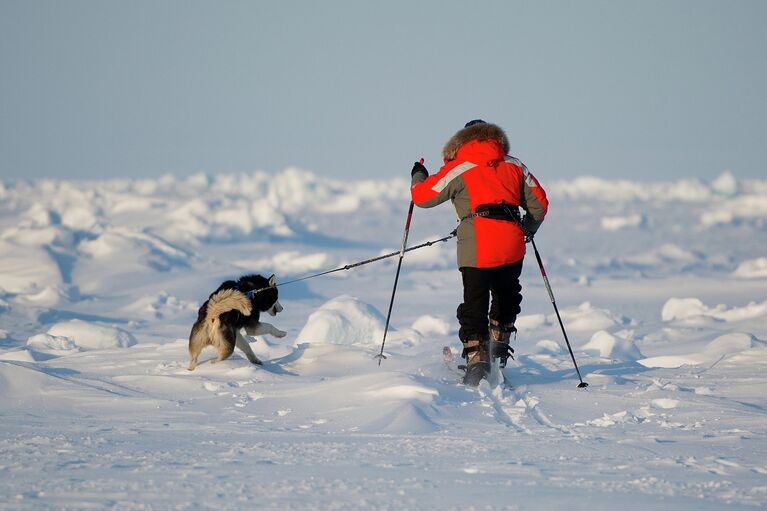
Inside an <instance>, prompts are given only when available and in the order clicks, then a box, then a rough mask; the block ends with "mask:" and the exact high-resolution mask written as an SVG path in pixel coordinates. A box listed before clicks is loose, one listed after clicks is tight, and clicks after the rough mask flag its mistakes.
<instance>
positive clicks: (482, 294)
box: [457, 259, 522, 341]
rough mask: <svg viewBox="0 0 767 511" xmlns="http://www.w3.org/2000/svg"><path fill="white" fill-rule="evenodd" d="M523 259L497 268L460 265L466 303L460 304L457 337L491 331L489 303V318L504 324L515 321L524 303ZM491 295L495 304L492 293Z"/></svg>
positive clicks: (484, 335) (467, 336) (473, 336)
mask: <svg viewBox="0 0 767 511" xmlns="http://www.w3.org/2000/svg"><path fill="white" fill-rule="evenodd" d="M521 273H522V259H520V260H519V261H517V262H516V263H511V264H505V265H503V266H496V267H495V268H471V267H468V266H465V267H463V268H461V276H462V278H463V303H462V304H461V305H459V306H458V314H457V315H458V323H459V324H460V325H461V328H460V330H459V331H458V337H459V338H460V339H461V340H462V341H466V340H469V339H479V338H484V337H486V336H487V335H488V331H487V327H488V306H489V311H490V319H494V320H496V321H498V322H499V323H501V324H506V323H514V321H515V320H516V319H517V314H519V312H520V310H521V309H520V308H519V304H520V303H522V293H521V291H522V286H521V285H520V284H519V275H520V274H521ZM491 295H492V304H491V303H490V296H491Z"/></svg>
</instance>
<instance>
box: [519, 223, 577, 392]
mask: <svg viewBox="0 0 767 511" xmlns="http://www.w3.org/2000/svg"><path fill="white" fill-rule="evenodd" d="M530 243H532V245H533V250H534V251H535V258H536V259H537V260H538V267H539V268H540V269H541V276H542V277H543V283H544V284H545V285H546V291H548V292H549V299H550V300H551V305H553V306H554V312H556V313H557V320H559V326H560V328H562V335H564V336H565V342H566V343H567V349H568V351H570V358H572V359H573V365H574V366H575V372H576V373H578V379H579V380H580V381H581V382H580V383H579V384H578V387H579V388H585V387H588V386H589V384H588V383H586V382H585V381H583V378H581V372H580V370H578V363H577V362H576V361H575V355H574V354H573V348H572V347H571V346H570V341H569V340H568V339H567V332H565V325H564V324H563V323H562V317H561V316H560V315H559V309H558V308H557V302H556V301H555V300H554V293H552V292H551V285H550V284H549V278H548V277H547V276H546V270H545V269H544V268H543V261H541V254H539V253H538V247H536V246H535V240H534V239H533V238H532V236H531V237H530Z"/></svg>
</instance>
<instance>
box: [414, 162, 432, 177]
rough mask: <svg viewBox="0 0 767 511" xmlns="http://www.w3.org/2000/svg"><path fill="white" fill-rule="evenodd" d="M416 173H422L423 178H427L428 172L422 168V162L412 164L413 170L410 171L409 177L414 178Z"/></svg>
mask: <svg viewBox="0 0 767 511" xmlns="http://www.w3.org/2000/svg"><path fill="white" fill-rule="evenodd" d="M417 172H423V173H424V175H425V177H429V171H428V170H426V167H424V166H423V160H421V161H417V162H415V163H414V164H413V170H411V171H410V177H413V176H415V175H416V173H417Z"/></svg>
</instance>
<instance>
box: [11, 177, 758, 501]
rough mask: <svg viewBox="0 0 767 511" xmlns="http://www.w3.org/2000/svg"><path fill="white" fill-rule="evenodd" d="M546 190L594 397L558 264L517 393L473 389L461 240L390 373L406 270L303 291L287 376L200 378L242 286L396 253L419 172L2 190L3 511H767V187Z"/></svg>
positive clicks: (524, 338)
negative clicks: (466, 355) (208, 334)
mask: <svg viewBox="0 0 767 511" xmlns="http://www.w3.org/2000/svg"><path fill="white" fill-rule="evenodd" d="M539 177H542V178H544V182H543V184H544V186H546V188H547V189H548V191H549V195H550V198H551V212H550V215H549V218H548V219H547V221H546V223H545V224H544V226H543V228H542V229H541V231H540V232H539V234H538V236H537V238H536V240H537V244H538V246H539V249H540V251H541V253H542V255H543V258H544V263H545V264H546V269H547V272H548V274H549V276H550V279H551V284H552V286H553V290H554V293H555V296H556V298H557V303H558V305H559V308H560V310H561V313H562V318H563V320H564V323H565V325H566V327H567V329H568V334H569V337H570V340H571V343H572V345H573V349H574V353H575V356H576V358H577V361H578V363H579V367H580V370H581V373H582V374H583V377H584V379H585V380H586V381H588V382H589V383H590V386H589V387H588V388H587V389H585V390H582V389H578V388H576V384H577V383H578V380H577V376H576V375H575V371H574V369H573V365H572V361H571V360H570V356H569V352H568V350H567V347H566V346H565V344H564V342H563V337H562V333H561V331H560V329H559V324H558V321H557V318H556V316H555V315H554V313H553V310H552V307H551V304H550V302H549V298H548V295H547V293H546V290H545V288H544V287H543V284H542V281H541V278H540V274H539V273H538V269H537V265H536V264H535V260H534V258H528V260H527V262H526V266H525V270H524V272H523V276H522V284H523V286H524V290H523V293H524V296H525V299H524V302H523V314H522V315H521V316H520V318H519V319H518V321H517V326H518V328H519V333H518V335H517V339H516V341H515V342H514V346H515V349H516V360H515V361H513V362H510V364H509V366H508V367H507V368H506V370H505V373H506V376H507V378H508V379H509V380H510V381H511V382H512V384H513V387H512V388H504V387H502V386H491V385H489V384H487V383H483V384H482V385H481V386H480V388H478V389H471V388H466V387H464V386H462V385H460V384H458V381H459V378H460V377H459V375H458V374H456V372H455V370H454V368H455V365H456V364H458V363H459V361H458V360H457V357H456V358H454V359H453V360H452V361H450V362H451V364H450V367H448V365H446V364H445V363H444V360H443V354H442V347H443V346H450V347H451V349H452V351H453V353H459V352H460V343H459V342H458V340H457V330H458V325H457V321H456V319H455V308H456V306H457V304H458V303H459V301H460V300H461V289H460V275H459V273H458V272H457V271H456V270H455V268H454V260H455V254H454V250H455V246H454V241H450V242H447V243H439V244H436V245H434V246H432V247H429V248H424V249H421V250H419V251H416V252H413V253H408V254H407V255H406V256H405V260H404V264H403V268H402V274H401V276H400V279H399V287H398V290H397V296H396V301H395V304H394V309H393V314H392V324H391V330H390V332H389V333H388V335H387V340H386V350H385V353H386V355H387V358H386V359H385V360H383V361H382V363H381V365H380V367H379V365H378V363H377V361H376V359H374V355H375V354H376V353H377V352H378V350H379V349H380V341H381V338H382V335H383V327H384V323H385V318H384V316H385V313H386V309H387V307H388V303H389V298H390V295H391V289H392V284H393V279H394V273H395V269H396V258H391V259H387V260H385V261H381V262H376V263H372V264H369V265H365V266H361V267H358V268H355V269H352V270H348V271H341V272H336V273H332V274H330V275H327V276H323V277H319V278H315V279H310V280H304V281H301V282H296V283H293V284H287V285H285V286H282V287H280V302H281V303H282V305H283V306H284V308H285V309H284V311H283V312H282V313H281V314H279V315H278V316H277V317H276V318H271V317H269V318H268V319H267V318H265V319H266V320H267V321H269V322H271V323H273V324H274V325H275V326H277V327H278V328H280V329H284V330H287V331H288V335H287V336H286V337H285V338H283V339H274V338H271V337H260V338H257V339H251V346H252V348H253V350H254V352H255V353H256V355H258V356H259V357H260V358H261V359H262V360H264V361H265V363H264V365H263V366H260V367H259V366H253V365H250V364H249V363H248V361H247V359H246V358H245V357H244V356H243V355H242V354H241V353H240V352H239V351H237V352H235V354H234V355H233V356H232V357H231V358H230V359H229V360H227V361H225V362H222V363H217V364H211V363H210V361H211V360H212V359H213V358H214V353H213V351H212V350H211V349H208V351H204V352H203V354H202V357H201V361H202V363H201V364H200V366H199V367H198V368H197V369H196V370H195V371H193V372H189V371H187V370H186V366H187V363H188V354H187V350H186V343H187V341H186V338H187V335H188V333H189V330H190V328H191V325H192V323H193V321H194V319H195V317H196V311H197V308H198V307H199V304H200V303H201V301H202V300H204V299H205V298H206V297H207V296H208V295H209V293H210V292H211V291H212V290H213V289H215V288H216V286H217V285H218V284H219V283H220V282H221V281H222V280H225V279H228V278H233V277H236V276H238V275H241V274H243V273H246V272H256V273H262V274H264V275H267V276H268V275H270V274H272V273H275V274H277V277H278V281H282V282H286V281H288V280H291V279H295V278H300V277H302V276H306V275H308V274H312V273H317V272H320V271H323V270H326V269H331V268H335V267H340V266H343V265H346V264H349V263H353V262H356V261H360V260H364V259H368V258H371V257H375V256H377V255H380V254H384V253H387V252H392V251H396V250H398V249H399V243H400V242H401V239H402V228H403V226H404V220H405V218H404V217H405V213H406V211H407V205H408V183H407V181H406V180H404V179H401V180H391V181H361V182H351V183H349V182H339V181H332V180H326V179H322V178H320V177H318V176H315V175H313V174H312V173H310V172H307V171H304V170H300V169H288V170H286V171H284V172H282V173H280V174H278V175H268V174H266V173H261V172H256V173H251V174H238V175H234V174H233V175H218V176H207V175H203V174H198V175H195V176H192V177H189V178H185V179H180V178H175V177H173V176H164V177H161V178H159V179H143V180H129V179H122V180H105V181H94V182H72V181H55V180H39V181H31V182H24V181H19V182H4V183H2V184H0V263H1V264H0V476H1V477H0V509H20V510H26V509H106V508H110V509H112V508H114V509H213V508H215V509H248V508H255V509H280V510H285V509H440V510H449V509H461V510H467V509H534V510H537V509H568V510H578V509H582V510H594V509H615V508H620V509H624V510H634V509H637V510H640V509H641V510H646V509H688V510H699V509H758V508H765V507H767V461H765V460H767V420H765V419H767V397H766V396H767V376H765V369H767V343H766V342H765V341H767V270H766V269H767V263H766V261H767V253H766V252H765V249H766V247H767V243H766V242H767V181H758V180H750V181H740V180H738V179H737V178H736V177H735V175H734V174H733V173H731V172H725V173H723V174H722V176H720V177H719V178H717V179H716V180H714V181H713V182H711V183H706V182H703V181H701V180H697V179H689V180H682V181H677V182H666V183H639V182H628V181H609V180H602V179H597V178H592V177H582V178H578V179H575V180H572V181H567V182H553V183H546V182H545V176H539ZM454 227H455V218H454V214H453V212H452V211H451V208H450V206H449V205H444V206H443V207H441V208H437V209H435V210H430V211H424V210H420V209H417V210H416V211H415V213H414V217H413V223H412V228H411V233H410V240H411V245H415V244H417V243H420V242H422V241H426V240H431V239H436V238H439V237H442V236H445V235H446V234H448V233H449V232H450V231H451V230H452V229H453V228H454ZM451 367H452V368H453V369H451ZM494 378H497V375H494Z"/></svg>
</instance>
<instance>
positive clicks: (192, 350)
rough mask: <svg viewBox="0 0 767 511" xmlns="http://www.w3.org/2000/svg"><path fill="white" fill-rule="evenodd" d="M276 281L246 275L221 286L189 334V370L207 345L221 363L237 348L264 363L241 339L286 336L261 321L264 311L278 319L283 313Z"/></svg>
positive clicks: (201, 310) (252, 359)
mask: <svg viewBox="0 0 767 511" xmlns="http://www.w3.org/2000/svg"><path fill="white" fill-rule="evenodd" d="M276 284H277V281H276V279H275V278H274V275H272V276H271V277H269V278H268V279H267V278H265V277H262V276H261V275H244V276H242V277H240V278H239V279H238V280H237V281H234V280H227V281H226V282H224V283H222V284H221V285H220V286H218V289H216V290H215V291H214V292H213V293H212V294H211V295H210V296H209V297H208V299H207V300H206V301H205V303H203V304H202V307H200V310H199V312H198V313H197V321H195V323H194V326H192V332H191V333H190V334H189V356H190V361H189V368H188V369H189V370H190V371H193V370H194V368H195V367H197V357H198V356H199V355H200V352H201V351H202V349H203V348H204V347H205V346H213V347H214V348H216V350H217V351H218V361H221V360H226V359H227V358H229V356H230V355H231V354H232V353H233V352H234V347H235V346H237V347H238V348H240V349H241V350H242V351H243V352H245V355H246V356H247V357H248V360H250V361H251V362H252V363H254V364H261V361H260V360H259V359H258V357H256V355H255V353H253V350H252V349H251V348H250V345H249V344H248V342H247V341H246V340H245V338H244V337H243V336H242V333H241V332H240V330H241V329H243V328H244V329H245V332H246V333H247V334H248V335H264V334H270V335H273V336H274V337H285V334H286V332H283V331H282V330H278V329H277V328H275V327H274V326H272V325H270V324H269V323H262V322H261V321H259V316H260V315H261V313H262V312H266V313H268V314H269V315H270V316H276V315H277V313H278V312H281V311H282V305H280V302H278V301H277V287H276Z"/></svg>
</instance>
